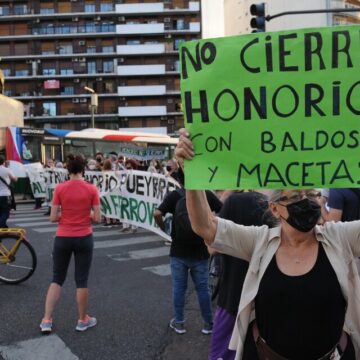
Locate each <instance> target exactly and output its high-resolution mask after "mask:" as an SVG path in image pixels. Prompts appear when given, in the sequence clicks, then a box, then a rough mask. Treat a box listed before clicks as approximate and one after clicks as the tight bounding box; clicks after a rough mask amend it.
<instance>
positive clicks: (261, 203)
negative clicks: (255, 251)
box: [209, 192, 268, 360]
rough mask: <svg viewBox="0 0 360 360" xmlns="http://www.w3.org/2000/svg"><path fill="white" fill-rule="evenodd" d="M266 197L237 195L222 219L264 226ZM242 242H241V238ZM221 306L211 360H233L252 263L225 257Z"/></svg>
mask: <svg viewBox="0 0 360 360" xmlns="http://www.w3.org/2000/svg"><path fill="white" fill-rule="evenodd" d="M267 207H268V206H267V200H266V197H265V196H264V195H262V194H260V193H257V192H245V193H234V194H232V195H230V197H229V198H228V199H227V200H226V201H225V202H224V205H223V207H222V209H221V211H220V214H219V216H220V217H222V218H224V219H228V220H231V221H233V222H235V223H237V224H241V225H245V226H250V225H255V226H261V225H263V224H264V222H265V221H266V219H265V216H264V213H265V210H266V209H267ZM239 241H240V239H239ZM220 256H221V270H220V279H219V292H218V303H217V308H216V313H215V318H214V329H213V335H212V338H211V345H210V352H209V360H218V359H223V360H233V359H235V353H236V352H235V351H233V350H229V348H228V347H229V342H230V338H231V334H232V331H233V328H234V325H235V320H236V315H237V311H238V306H239V302H240V295H241V291H242V287H243V283H244V280H245V276H246V273H247V270H248V262H247V261H245V260H242V259H239V258H235V257H232V256H229V255H225V254H221V255H220Z"/></svg>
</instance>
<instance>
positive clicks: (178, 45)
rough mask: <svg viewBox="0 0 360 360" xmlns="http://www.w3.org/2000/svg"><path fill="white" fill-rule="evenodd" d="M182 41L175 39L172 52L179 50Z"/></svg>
mask: <svg viewBox="0 0 360 360" xmlns="http://www.w3.org/2000/svg"><path fill="white" fill-rule="evenodd" d="M184 41H185V40H184V39H175V41H174V50H179V47H180V44H181V43H183V42H184Z"/></svg>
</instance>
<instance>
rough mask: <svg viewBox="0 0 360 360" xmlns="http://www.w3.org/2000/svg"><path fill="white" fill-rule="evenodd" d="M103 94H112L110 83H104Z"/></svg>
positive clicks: (112, 87) (111, 84) (112, 86)
mask: <svg viewBox="0 0 360 360" xmlns="http://www.w3.org/2000/svg"><path fill="white" fill-rule="evenodd" d="M104 88H105V93H110V94H111V93H113V92H114V83H113V82H110V81H105V85H104Z"/></svg>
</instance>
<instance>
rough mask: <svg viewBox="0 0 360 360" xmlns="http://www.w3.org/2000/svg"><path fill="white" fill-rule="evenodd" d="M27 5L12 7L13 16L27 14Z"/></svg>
mask: <svg viewBox="0 0 360 360" xmlns="http://www.w3.org/2000/svg"><path fill="white" fill-rule="evenodd" d="M27 12H28V11H27V5H26V4H18V5H14V15H25V14H27Z"/></svg>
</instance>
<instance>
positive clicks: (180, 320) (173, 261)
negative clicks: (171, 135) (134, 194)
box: [154, 189, 222, 335]
mask: <svg viewBox="0 0 360 360" xmlns="http://www.w3.org/2000/svg"><path fill="white" fill-rule="evenodd" d="M206 195H207V199H208V203H209V206H210V208H211V210H213V211H215V212H218V211H219V210H220V209H221V205H222V203H221V201H220V200H219V199H218V198H217V197H216V195H215V194H214V193H212V192H210V191H208V192H207V193H206ZM183 196H185V191H184V190H183V189H182V191H179V190H174V191H172V192H171V193H169V194H168V195H167V196H166V197H165V199H164V201H163V202H162V203H161V204H160V206H159V207H158V209H156V210H155V212H154V218H155V221H156V223H157V224H158V226H159V227H160V228H161V229H162V230H164V228H165V227H164V222H163V216H164V215H166V214H167V213H171V214H173V223H172V231H171V239H172V243H171V247H170V266H171V277H172V286H173V289H172V293H173V306H174V313H175V317H174V318H173V319H172V320H171V321H170V327H171V328H172V329H173V330H174V331H175V332H176V333H177V334H184V333H185V332H186V329H185V326H184V323H185V318H184V305H185V294H186V288H187V281H188V274H189V272H190V275H191V278H192V281H193V283H194V285H195V289H196V292H197V296H198V300H199V304H200V308H201V316H202V318H203V321H204V326H203V329H202V330H201V331H202V333H203V334H205V335H207V334H211V332H212V326H213V321H212V311H211V300H210V294H209V285H208V280H209V276H208V259H209V253H208V250H207V247H206V245H205V243H204V241H203V239H201V238H200V237H199V236H197V235H196V234H195V233H193V235H191V236H186V237H185V236H184V235H183V234H180V233H179V230H178V231H176V229H177V228H178V229H179V227H178V226H176V225H178V224H177V223H176V222H177V221H178V222H179V219H177V217H176V214H175V210H176V206H177V203H178V201H180V200H181V199H182V198H183Z"/></svg>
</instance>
